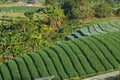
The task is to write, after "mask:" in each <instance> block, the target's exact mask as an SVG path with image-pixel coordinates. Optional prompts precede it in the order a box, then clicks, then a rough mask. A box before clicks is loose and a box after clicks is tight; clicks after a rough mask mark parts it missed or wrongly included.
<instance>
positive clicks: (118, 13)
mask: <svg viewBox="0 0 120 80" xmlns="http://www.w3.org/2000/svg"><path fill="white" fill-rule="evenodd" d="M116 15H117V16H120V8H118V9H117V11H116Z"/></svg>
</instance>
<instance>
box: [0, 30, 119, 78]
mask: <svg viewBox="0 0 120 80" xmlns="http://www.w3.org/2000/svg"><path fill="white" fill-rule="evenodd" d="M116 34H117V35H116ZM113 35H116V36H114V37H113ZM119 35H120V31H116V32H109V33H104V34H97V35H92V36H86V37H83V38H78V39H74V40H70V41H63V42H62V43H56V44H54V45H53V46H50V47H48V48H44V49H40V50H37V51H36V52H34V53H30V54H26V55H24V56H22V57H19V58H15V59H13V60H11V61H8V62H5V63H3V64H1V65H0V72H1V76H2V77H1V78H2V79H5V80H7V79H9V80H14V79H22V80H29V79H36V78H39V77H46V76H55V78H54V80H61V79H73V78H76V77H81V78H85V77H88V76H93V75H96V74H101V73H105V72H109V71H114V70H118V68H119V67H120V65H119V64H120V60H119V58H118V57H119V52H118V50H119V47H120V45H117V44H119V43H120V41H119V39H120V37H118V36H119ZM114 39H115V40H114ZM116 40H117V41H116ZM107 41H108V42H107ZM109 41H110V42H111V43H109ZM11 73H12V74H11ZM13 73H16V74H13ZM6 75H7V76H6Z"/></svg>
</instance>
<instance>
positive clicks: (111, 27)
mask: <svg viewBox="0 0 120 80" xmlns="http://www.w3.org/2000/svg"><path fill="white" fill-rule="evenodd" d="M118 30H120V21H111V22H102V23H98V24H95V25H91V26H88V27H85V28H82V29H78V30H76V31H74V32H72V33H71V34H69V35H68V36H66V37H65V38H64V40H70V39H73V38H79V37H83V36H88V35H92V34H101V33H106V32H111V31H118Z"/></svg>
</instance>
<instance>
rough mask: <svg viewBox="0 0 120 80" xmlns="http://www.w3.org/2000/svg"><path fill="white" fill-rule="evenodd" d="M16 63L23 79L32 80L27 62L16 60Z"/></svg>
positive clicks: (20, 59)
mask: <svg viewBox="0 0 120 80" xmlns="http://www.w3.org/2000/svg"><path fill="white" fill-rule="evenodd" d="M14 61H15V62H16V64H17V66H18V68H19V72H20V74H21V77H22V79H23V80H31V77H30V74H29V71H28V69H27V66H26V65H25V62H24V61H23V59H22V58H15V59H14Z"/></svg>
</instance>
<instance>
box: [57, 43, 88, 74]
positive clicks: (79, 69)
mask: <svg viewBox="0 0 120 80" xmlns="http://www.w3.org/2000/svg"><path fill="white" fill-rule="evenodd" d="M57 45H58V46H60V47H61V48H62V49H63V50H64V51H65V53H66V54H67V55H68V57H69V58H70V61H71V62H72V64H73V67H74V69H75V71H76V72H77V73H78V74H79V76H84V75H86V72H85V71H84V69H83V67H82V66H81V64H80V63H79V60H78V58H77V56H76V55H75V54H74V52H73V51H72V50H71V48H70V47H69V46H68V45H67V44H65V43H63V44H57Z"/></svg>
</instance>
